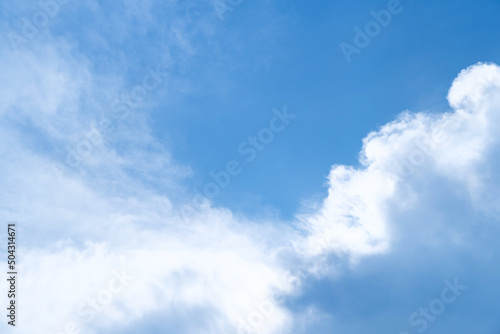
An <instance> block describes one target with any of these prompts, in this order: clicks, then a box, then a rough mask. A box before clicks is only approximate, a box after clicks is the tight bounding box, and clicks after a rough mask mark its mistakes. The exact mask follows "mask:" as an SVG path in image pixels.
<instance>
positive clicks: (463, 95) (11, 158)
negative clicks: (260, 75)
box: [0, 5, 500, 333]
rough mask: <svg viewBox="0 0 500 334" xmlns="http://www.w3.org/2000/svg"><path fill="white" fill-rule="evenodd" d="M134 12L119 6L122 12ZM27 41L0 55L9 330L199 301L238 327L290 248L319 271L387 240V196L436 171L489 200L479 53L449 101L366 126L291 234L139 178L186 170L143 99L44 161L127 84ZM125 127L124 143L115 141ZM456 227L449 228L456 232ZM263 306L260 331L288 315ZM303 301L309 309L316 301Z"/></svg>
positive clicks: (291, 258) (286, 269)
mask: <svg viewBox="0 0 500 334" xmlns="http://www.w3.org/2000/svg"><path fill="white" fill-rule="evenodd" d="M146 7H147V11H148V13H149V11H150V7H149V5H148V6H146ZM142 10H143V9H141V8H135V7H130V8H129V11H130V13H131V15H132V14H133V13H136V12H137V11H142ZM182 27H183V25H182V24H181V23H179V22H177V23H176V29H177V30H176V29H173V30H172V31H171V32H170V34H171V35H172V36H175V37H176V40H177V42H176V43H178V44H179V45H180V46H181V48H182V49H183V50H184V52H185V53H192V52H194V50H195V48H194V47H193V45H192V44H191V43H190V41H189V39H188V36H186V34H184V33H182V32H179V30H182ZM200 29H201V28H200ZM207 30H208V31H211V30H210V29H208V28H207ZM123 36H126V34H124V35H123ZM33 45H34V47H35V50H36V55H35V54H34V53H31V52H29V51H16V52H10V51H3V52H2V53H1V54H0V59H1V60H2V62H1V64H2V65H1V68H0V73H1V74H0V75H1V76H0V87H2V94H1V95H0V107H1V108H0V109H1V111H2V114H0V118H1V122H2V125H1V126H0V130H1V131H0V136H1V141H0V154H2V157H3V158H4V163H3V164H2V165H1V166H0V181H1V183H2V186H3V188H2V191H1V192H0V201H1V202H2V206H0V212H1V214H2V216H3V217H8V219H10V220H16V221H18V222H19V227H20V229H21V230H20V233H21V234H20V239H19V240H22V241H21V242H22V245H23V249H22V253H21V261H22V267H21V269H22V283H21V284H22V285H21V289H22V290H21V295H20V303H21V305H22V306H21V310H20V317H21V318H20V321H21V322H22V326H20V327H19V328H18V331H17V332H18V333H34V332H41V331H47V332H54V333H55V332H58V331H59V332H60V331H62V330H63V328H64V326H66V324H67V323H68V322H69V321H76V322H79V323H80V324H81V325H82V326H85V328H86V332H89V333H90V332H92V331H95V332H102V331H105V330H108V329H110V328H115V327H116V326H117V325H123V326H126V325H127V324H131V323H135V322H140V321H144V319H145V318H146V317H147V316H148V315H151V314H158V313H159V314H162V315H165V316H166V317H167V318H168V317H172V316H173V315H174V314H176V312H181V313H184V314H190V313H189V312H194V310H198V309H201V310H204V312H206V313H208V314H210V319H209V320H207V323H201V324H199V325H198V326H199V328H195V329H197V330H198V331H201V329H204V332H208V333H220V332H229V331H231V330H233V331H234V330H237V329H238V327H240V326H241V325H242V321H243V322H245V321H246V322H248V321H249V320H248V318H249V316H251V315H252V314H253V313H254V312H256V311H259V306H258V305H260V303H262V302H265V301H270V302H275V301H276V293H285V294H293V293H297V290H298V288H297V286H296V285H294V284H292V283H291V281H290V280H289V279H288V277H289V275H290V272H294V271H295V270H298V269H300V268H303V267H301V265H302V262H300V259H297V257H302V260H304V259H305V262H306V264H307V265H308V266H311V267H306V268H305V269H306V271H313V272H316V273H323V272H325V271H326V269H325V268H323V267H322V266H326V267H328V266H329V265H335V264H336V263H332V262H328V259H326V260H322V261H316V260H317V259H318V258H321V256H322V255H325V254H326V255H328V254H334V255H338V256H347V257H348V258H349V259H350V260H353V261H357V260H360V259H361V258H363V257H365V256H368V255H373V254H384V253H387V252H388V251H390V249H391V247H394V242H393V241H394V239H395V234H396V232H397V231H398V230H399V229H400V228H401V225H403V224H408V222H407V221H405V220H398V219H396V214H395V211H397V210H396V209H398V210H400V211H402V212H405V210H408V212H412V210H414V209H415V207H421V206H418V205H417V203H420V204H421V202H422V201H423V199H422V197H423V196H424V195H425V194H427V192H429V189H431V190H432V187H433V186H434V185H433V184H432V180H434V179H435V178H439V179H440V180H441V179H446V180H447V181H449V182H452V183H454V184H456V187H457V188H460V189H463V190H464V191H466V192H467V194H468V196H470V198H471V199H472V202H473V203H474V205H475V207H476V208H477V209H478V210H481V211H482V212H485V213H487V214H493V215H494V214H497V213H498V200H497V199H498V198H499V197H498V190H496V189H498V187H497V185H498V176H496V174H497V173H496V171H495V167H498V166H497V164H498V163H496V162H495V161H493V159H492V157H494V155H495V154H496V153H497V151H498V148H497V144H498V135H497V133H498V126H499V124H500V123H499V122H498V120H499V119H498V117H499V116H498V114H499V113H498V109H499V108H498V107H499V98H498V96H500V94H498V93H499V86H500V70H499V68H498V67H497V66H496V65H492V64H478V65H476V66H473V67H471V68H469V69H467V70H464V71H463V72H462V73H461V74H460V75H459V77H458V78H457V79H456V80H455V82H454V83H453V86H452V88H451V90H450V93H449V101H450V105H451V106H452V107H453V108H454V110H453V111H452V112H450V113H447V114H442V115H431V114H424V113H419V114H411V113H409V112H406V113H403V114H402V115H401V116H400V117H399V118H398V119H397V120H395V121H394V122H392V123H389V124H387V125H385V126H383V127H382V128H381V129H380V130H378V131H376V132H373V133H371V134H369V135H368V136H367V137H366V138H365V139H364V141H363V149H362V152H361V158H360V161H361V164H362V167H360V168H353V167H348V166H338V165H335V166H333V167H332V170H331V172H330V174H329V177H328V180H329V192H328V197H327V198H326V199H325V200H324V201H323V203H322V206H321V207H320V208H319V209H318V210H316V211H315V212H313V213H311V214H308V215H303V216H301V217H299V220H300V230H299V232H300V233H294V232H292V231H290V230H288V229H286V228H285V227H284V226H283V225H282V224H281V222H270V223H269V224H263V223H261V222H259V224H257V223H255V222H249V221H248V220H246V219H244V218H238V217H234V216H233V215H232V213H231V212H230V211H229V210H222V209H214V208H211V207H209V206H201V207H197V208H189V207H187V208H186V207H181V206H174V205H172V201H173V200H174V199H175V196H176V193H175V192H173V191H169V189H167V190H166V191H165V193H158V192H157V191H155V190H154V189H152V187H150V186H148V185H147V182H145V181H151V180H153V181H154V180H158V179H160V180H162V182H165V183H167V184H175V183H176V182H177V181H178V179H179V178H182V177H184V176H185V175H187V174H188V173H189V171H188V170H187V169H186V168H184V167H182V166H177V165H176V164H175V162H173V161H172V159H171V158H170V157H169V155H168V151H167V150H166V149H165V148H163V147H162V146H161V145H160V144H159V143H158V142H157V141H156V140H155V138H154V137H153V136H152V135H151V130H150V129H149V126H148V119H147V117H148V116H147V115H143V114H140V113H134V115H133V116H132V118H131V119H129V120H128V122H124V123H123V124H121V123H120V129H119V130H117V131H116V132H115V133H113V134H112V135H111V136H110V137H109V138H107V141H105V144H103V145H102V147H99V148H98V149H96V150H95V151H94V152H93V153H92V155H91V156H89V157H88V158H87V160H86V162H85V164H83V165H82V166H81V167H80V169H79V170H78V171H71V172H69V173H67V174H65V175H62V176H60V177H59V178H58V177H57V175H56V174H55V173H54V171H53V161H54V160H56V161H57V159H64V153H62V154H61V150H62V148H64V147H65V146H67V145H69V146H71V145H74V144H75V143H78V142H79V141H80V140H81V138H82V136H83V134H84V133H86V131H88V130H89V128H90V124H91V122H92V121H93V120H95V119H98V118H99V117H102V114H103V113H104V112H105V110H106V108H108V106H109V104H108V102H110V101H113V99H114V98H115V96H118V95H119V92H121V91H122V89H123V87H122V84H121V80H120V79H119V78H115V77H112V76H110V77H100V76H99V75H97V74H95V73H92V71H91V70H89V68H90V67H91V66H89V64H88V61H87V60H86V59H85V58H84V57H82V56H80V55H77V53H76V51H74V50H73V49H71V48H69V47H68V46H67V45H65V44H64V43H62V42H60V43H59V44H57V48H56V47H43V48H41V47H39V46H38V45H36V44H33ZM56 50H57V51H56ZM103 87H105V88H106V89H102V88H103ZM125 138H127V140H128V141H127V142H126V144H127V145H125V147H118V146H119V145H115V143H120V144H121V145H123V143H124V142H123V140H124V139H125ZM151 148H153V149H151ZM495 150H496V151H495ZM495 163H496V165H495ZM129 168H134V170H135V171H139V172H140V173H139V174H140V176H134V175H133V173H129V172H127V169H129ZM141 173H142V174H141ZM145 175H146V176H145ZM429 182H430V184H429ZM434 209H436V208H434ZM436 210H437V209H436ZM403 216H404V215H403ZM406 218H407V217H406ZM263 231H265V233H263ZM302 233H303V234H305V237H304V236H302ZM451 233H452V232H449V234H451ZM299 234H300V236H299ZM425 236H426V237H427V236H428V234H426V235H425ZM463 238H464V236H463V235H461V234H460V233H458V232H457V233H456V234H455V235H453V238H452V242H460V241H461V240H463ZM290 240H293V241H295V246H296V250H297V251H298V254H295V253H294V250H293V249H292V248H291V247H290V246H289V245H288V242H289V241H290ZM310 259H313V262H312V263H309V262H308V261H309V260H310ZM121 260H122V261H121ZM122 266H124V267H125V268H126V269H127V271H128V272H129V273H130V274H131V275H132V276H134V279H133V280H131V282H130V285H128V286H127V287H126V288H125V289H124V290H123V291H122V292H120V293H117V294H115V295H113V302H112V303H110V305H109V306H107V307H106V308H104V310H103V311H102V312H99V313H98V314H97V316H96V318H95V319H93V320H92V321H91V322H85V321H83V320H82V316H80V315H78V309H79V308H81V307H82V304H83V306H85V303H86V302H87V300H88V298H92V297H96V296H97V295H98V294H99V292H100V291H101V290H102V289H104V288H108V287H109V282H110V280H112V279H113V277H114V276H113V275H114V272H113V270H117V271H120V270H121V269H122ZM327 269H328V268H327ZM274 307H275V310H274V311H275V312H274V313H273V315H272V316H269V317H266V316H265V317H264V320H263V321H264V324H263V325H262V326H260V327H259V330H261V332H262V333H278V332H280V331H286V329H287V328H289V327H291V326H292V325H293V324H294V321H295V320H294V318H293V317H292V314H291V312H290V311H288V310H287V309H286V308H285V307H284V306H283V305H278V304H274ZM307 312H309V313H306V315H307V314H309V315H310V316H313V315H314V316H317V317H321V316H320V315H317V313H316V311H314V310H313V308H310V309H309V310H307ZM298 318H299V319H305V320H304V321H307V317H305V316H304V315H302V316H299V317H298ZM27 319H29V321H27ZM299 321H302V320H299ZM186 326H188V325H186ZM189 326H196V325H192V324H189ZM207 328H208V329H207Z"/></svg>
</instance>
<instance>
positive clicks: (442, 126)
mask: <svg viewBox="0 0 500 334" xmlns="http://www.w3.org/2000/svg"><path fill="white" fill-rule="evenodd" d="M499 85H500V69H499V67H498V66H497V65H494V64H483V63H480V64H477V65H474V66H471V67H470V68H468V69H466V70H464V71H462V72H461V73H460V74H459V76H458V77H457V78H456V80H455V81H454V82H453V85H452V87H451V89H450V91H449V95H448V100H449V103H450V106H451V107H452V108H453V109H454V110H453V111H452V112H448V113H444V114H431V113H416V114H413V113H410V112H404V113H402V114H401V115H400V116H399V117H398V119H396V120H395V121H393V122H391V123H389V124H386V125H384V126H382V127H381V128H380V129H379V130H378V131H375V132H373V133H370V134H369V135H368V136H367V137H366V138H365V139H364V140H363V149H362V151H361V154H360V163H361V166H360V167H359V168H353V167H347V166H333V167H332V170H331V172H330V175H329V177H328V181H329V192H328V197H327V198H326V199H325V200H324V201H323V203H322V206H321V207H320V208H319V210H318V211H316V212H312V213H310V214H306V215H302V216H300V217H299V218H300V221H301V226H302V227H303V228H305V229H306V230H308V231H310V235H309V236H308V237H307V239H306V240H305V241H303V240H301V241H298V242H297V248H298V249H299V251H300V252H301V253H302V254H304V255H305V256H312V257H317V258H321V255H324V254H331V253H333V254H337V255H338V254H342V255H346V256H347V257H348V258H349V259H351V260H352V261H356V260H357V259H359V258H361V257H362V256H365V255H369V254H381V253H386V252H388V251H389V250H390V248H391V243H392V241H393V238H395V233H396V231H397V230H399V229H401V228H402V226H404V225H405V224H406V223H407V221H408V220H411V217H406V218H405V217H404V216H403V217H401V216H399V217H398V219H395V217H394V216H393V213H394V211H395V210H396V208H397V209H398V210H403V212H404V210H408V212H410V211H411V210H412V209H413V208H415V207H419V205H421V204H422V201H425V199H426V198H428V197H426V196H430V195H431V194H432V192H437V190H435V188H436V187H438V188H439V187H441V186H443V187H448V188H450V187H453V189H454V190H452V189H449V191H454V192H459V191H462V192H463V193H464V194H466V196H467V197H468V200H469V201H471V203H473V205H474V210H479V211H481V212H483V214H487V215H497V214H498V204H499V202H498V198H499V197H498V195H499V194H498V190H497V189H498V176H497V174H498V173H497V171H496V170H497V168H498V162H497V160H498V159H497V158H496V156H497V153H498V140H499V137H498V133H499V131H498V130H499V126H500V122H499V115H500V112H499V110H500V108H499V107H500V104H499V96H500V94H499V93H500V87H499ZM433 189H434V190H433ZM444 196H447V195H444ZM449 196H450V197H451V194H450V195H449ZM464 196H465V195H464ZM435 209H436V208H435ZM441 214H442V215H443V220H444V221H446V224H448V223H449V221H447V218H446V215H447V214H451V213H449V212H446V209H445V208H443V209H442V212H441ZM421 224H422V229H424V230H425V229H429V228H431V227H429V226H427V225H426V221H422V222H421ZM450 233H451V232H450Z"/></svg>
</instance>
